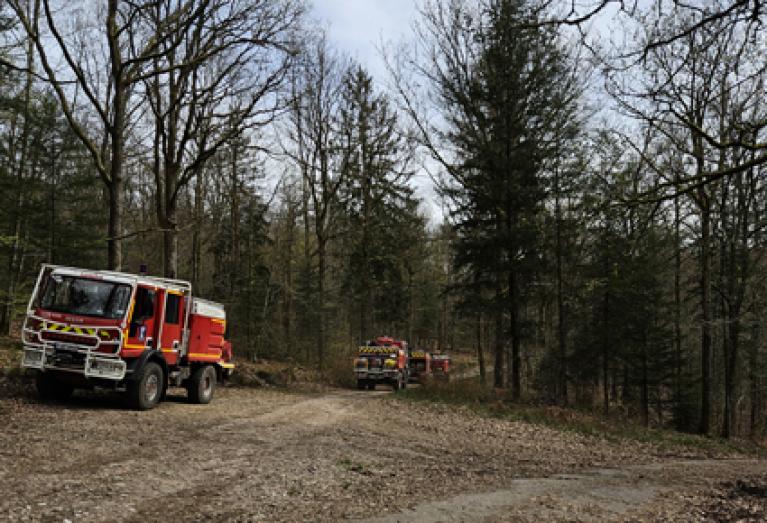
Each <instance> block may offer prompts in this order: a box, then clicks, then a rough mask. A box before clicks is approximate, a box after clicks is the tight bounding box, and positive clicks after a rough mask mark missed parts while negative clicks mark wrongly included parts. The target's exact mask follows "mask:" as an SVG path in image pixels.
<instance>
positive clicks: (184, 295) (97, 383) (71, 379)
mask: <svg viewBox="0 0 767 523" xmlns="http://www.w3.org/2000/svg"><path fill="white" fill-rule="evenodd" d="M225 327H226V313H225V311H224V307H223V306H222V305H220V304H218V303H214V302H211V301H207V300H202V299H200V298H196V297H193V296H192V286H191V285H190V284H189V282H186V281H181V280H171V279H166V278H155V277H149V276H142V275H134V274H126V273H121V272H112V271H91V270H86V269H77V268H72V267H62V266H57V265H43V267H42V268H41V270H40V274H39V276H38V278H37V283H36V285H35V289H34V291H33V293H32V297H31V299H30V302H29V306H28V308H27V317H26V319H25V321H24V327H23V330H22V341H23V344H24V355H23V359H22V366H23V367H25V368H28V369H35V370H36V371H37V372H36V385H37V390H38V392H39V394H40V396H42V397H43V398H45V399H65V398H66V397H68V396H69V395H71V394H72V391H73V390H74V389H75V388H94V387H104V388H111V389H115V390H118V391H123V392H124V393H125V394H126V398H127V400H128V403H129V404H130V405H131V406H132V407H133V408H136V409H140V410H147V409H151V408H153V407H154V406H155V405H157V403H158V402H159V401H160V400H162V398H163V397H164V396H165V392H166V391H167V388H168V386H171V385H173V386H183V387H186V389H187V394H188V398H189V400H190V401H191V402H192V403H209V402H210V400H211V399H212V398H213V392H214V389H215V386H216V383H217V382H222V381H224V380H225V379H226V378H227V377H228V376H230V375H231V373H232V371H233V370H234V364H233V363H232V361H231V360H232V346H231V344H230V343H229V342H227V341H226V340H225V339H224V330H225Z"/></svg>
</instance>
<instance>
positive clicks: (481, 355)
mask: <svg viewBox="0 0 767 523" xmlns="http://www.w3.org/2000/svg"><path fill="white" fill-rule="evenodd" d="M477 363H478V364H479V381H480V383H482V385H484V384H485V382H486V381H485V380H486V369H485V351H484V350H483V348H482V313H481V312H480V313H479V314H477Z"/></svg>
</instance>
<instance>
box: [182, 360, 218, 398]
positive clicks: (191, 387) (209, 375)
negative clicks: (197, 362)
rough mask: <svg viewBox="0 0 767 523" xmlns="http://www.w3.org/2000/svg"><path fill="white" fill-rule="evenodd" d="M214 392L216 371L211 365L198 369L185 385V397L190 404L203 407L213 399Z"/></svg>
mask: <svg viewBox="0 0 767 523" xmlns="http://www.w3.org/2000/svg"><path fill="white" fill-rule="evenodd" d="M215 390H216V369H214V368H213V366H212V365H206V366H204V367H200V368H199V369H197V370H196V371H194V374H192V377H191V378H189V382H188V383H187V384H186V392H187V397H188V398H189V402H190V403H198V404H200V405H205V404H207V403H210V400H212V399H213V392H214V391H215Z"/></svg>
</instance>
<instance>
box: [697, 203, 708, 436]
mask: <svg viewBox="0 0 767 523" xmlns="http://www.w3.org/2000/svg"><path fill="white" fill-rule="evenodd" d="M699 198H700V223H701V225H700V226H701V261H700V263H701V275H700V286H701V313H702V318H701V321H702V323H701V350H700V358H701V384H700V387H701V403H700V427H699V432H700V433H701V434H708V432H709V430H710V424H711V421H710V413H711V263H710V257H711V256H710V254H709V251H710V246H709V242H710V239H709V238H710V232H711V215H710V209H709V201H708V195H707V194H706V193H705V189H701V190H700V194H699Z"/></svg>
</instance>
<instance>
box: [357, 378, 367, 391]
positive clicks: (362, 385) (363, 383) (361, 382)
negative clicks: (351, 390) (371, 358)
mask: <svg viewBox="0 0 767 523" xmlns="http://www.w3.org/2000/svg"><path fill="white" fill-rule="evenodd" d="M366 388H368V383H367V381H366V380H357V389H358V390H365V389H366Z"/></svg>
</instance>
